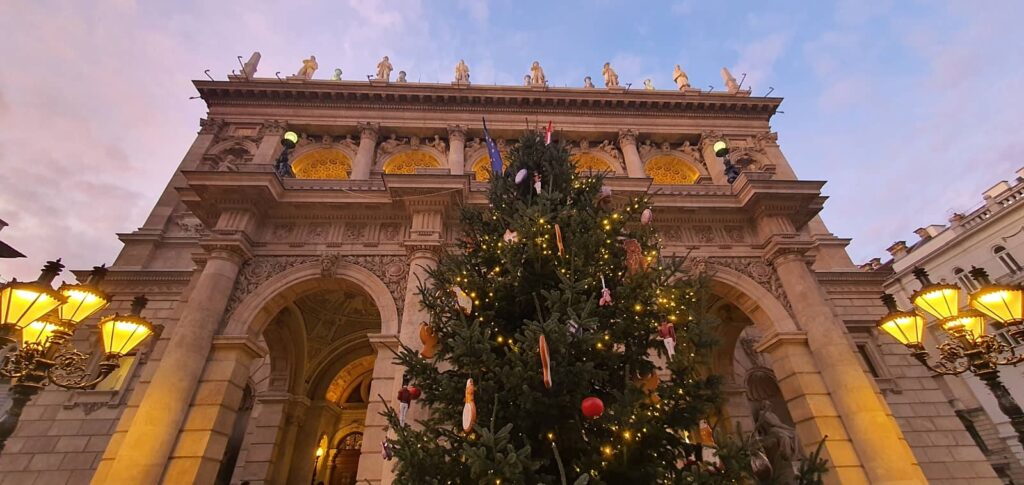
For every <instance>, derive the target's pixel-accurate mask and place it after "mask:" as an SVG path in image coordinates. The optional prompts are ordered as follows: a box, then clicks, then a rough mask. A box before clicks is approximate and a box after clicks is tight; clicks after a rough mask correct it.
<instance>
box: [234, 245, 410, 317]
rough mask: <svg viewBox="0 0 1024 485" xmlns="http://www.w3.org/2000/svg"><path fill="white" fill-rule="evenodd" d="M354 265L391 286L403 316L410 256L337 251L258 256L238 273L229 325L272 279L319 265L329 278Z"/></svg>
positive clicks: (390, 289) (396, 304)
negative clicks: (342, 266) (249, 298)
mask: <svg viewBox="0 0 1024 485" xmlns="http://www.w3.org/2000/svg"><path fill="white" fill-rule="evenodd" d="M342 262H345V263H350V264H354V265H356V266H360V267H362V268H363V269H366V270H367V271H369V272H371V273H373V274H374V275H376V276H377V277H378V278H380V280H381V281H382V282H384V284H385V285H386V286H387V287H388V291H389V292H390V293H391V297H392V298H393V299H394V300H395V306H396V307H397V308H398V313H399V315H401V313H402V309H403V306H404V303H405V289H406V283H407V281H408V276H409V259H408V257H407V256H406V255H404V254H403V255H351V254H341V253H337V252H329V253H323V254H320V255H309V256H256V257H253V258H250V259H249V260H248V261H246V262H245V263H244V264H243V265H242V268H241V270H239V272H238V278H237V279H236V280H235V286H234V289H233V290H232V291H231V296H230V297H229V298H228V305H227V309H226V310H225V311H224V319H223V321H224V322H227V321H228V320H229V319H230V318H231V315H232V314H233V313H234V311H235V309H236V308H238V305H239V304H240V303H241V302H242V301H243V300H244V299H245V297H247V296H249V295H250V294H252V293H253V292H254V291H256V289H257V288H259V287H260V285H262V284H264V283H266V282H267V280H269V279H270V278H272V277H274V276H276V275H278V274H280V273H283V272H284V271H287V270H289V269H291V268H294V267H296V266H301V265H304V264H310V263H316V264H319V265H320V273H321V275H323V276H324V277H325V278H329V277H333V276H334V274H335V273H336V271H337V268H338V264H339V263H342Z"/></svg>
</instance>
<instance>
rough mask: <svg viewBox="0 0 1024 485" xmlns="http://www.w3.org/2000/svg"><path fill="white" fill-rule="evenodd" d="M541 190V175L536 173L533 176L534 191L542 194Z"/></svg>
mask: <svg viewBox="0 0 1024 485" xmlns="http://www.w3.org/2000/svg"><path fill="white" fill-rule="evenodd" d="M540 189H541V187H540V174H539V173H535V174H533V190H536V191H537V193H538V194H540Z"/></svg>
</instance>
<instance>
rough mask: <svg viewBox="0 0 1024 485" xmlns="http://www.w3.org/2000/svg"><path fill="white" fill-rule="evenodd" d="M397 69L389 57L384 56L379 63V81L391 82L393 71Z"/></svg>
mask: <svg viewBox="0 0 1024 485" xmlns="http://www.w3.org/2000/svg"><path fill="white" fill-rule="evenodd" d="M394 70H395V68H394V67H393V66H392V65H391V61H389V60H388V56H384V58H383V59H381V61H380V62H379V63H377V79H380V80H383V81H388V82H390V81H391V71H394Z"/></svg>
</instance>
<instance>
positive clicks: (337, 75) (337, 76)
mask: <svg viewBox="0 0 1024 485" xmlns="http://www.w3.org/2000/svg"><path fill="white" fill-rule="evenodd" d="M331 81H341V68H334V75H333V76H331Z"/></svg>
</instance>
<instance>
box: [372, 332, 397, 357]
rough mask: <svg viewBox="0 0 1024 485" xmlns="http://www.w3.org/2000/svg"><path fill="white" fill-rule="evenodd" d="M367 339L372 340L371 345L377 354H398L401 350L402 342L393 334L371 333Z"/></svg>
mask: <svg viewBox="0 0 1024 485" xmlns="http://www.w3.org/2000/svg"><path fill="white" fill-rule="evenodd" d="M366 338H368V339H369V340H370V345H372V346H373V350H376V351H377V353H381V352H382V351H385V350H389V351H392V352H398V351H399V350H401V348H400V347H401V343H402V342H401V341H400V340H399V339H398V335H395V334H393V333H370V334H366Z"/></svg>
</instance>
